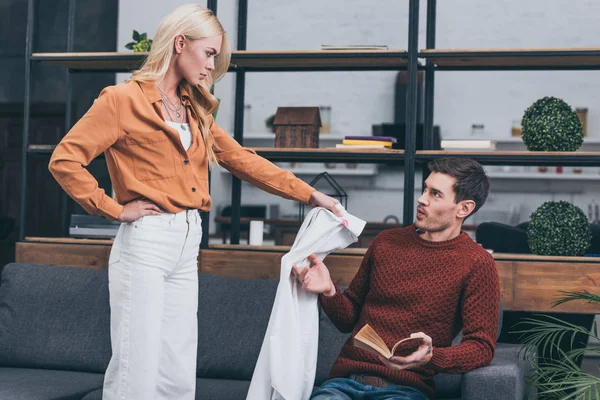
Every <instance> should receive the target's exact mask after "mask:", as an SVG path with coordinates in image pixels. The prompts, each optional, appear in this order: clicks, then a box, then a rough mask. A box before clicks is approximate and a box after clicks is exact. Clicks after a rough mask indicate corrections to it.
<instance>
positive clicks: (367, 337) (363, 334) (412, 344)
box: [354, 324, 423, 360]
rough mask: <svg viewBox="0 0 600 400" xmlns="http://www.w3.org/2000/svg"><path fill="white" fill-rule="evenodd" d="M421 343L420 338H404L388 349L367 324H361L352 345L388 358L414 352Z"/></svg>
mask: <svg viewBox="0 0 600 400" xmlns="http://www.w3.org/2000/svg"><path fill="white" fill-rule="evenodd" d="M422 343H423V339H421V338H405V339H402V340H400V341H399V342H397V343H396V344H395V345H394V347H392V349H391V350H390V349H389V348H388V347H387V345H386V344H385V342H384V341H383V339H382V338H381V337H380V336H379V335H378V334H377V332H375V330H374V329H373V328H371V326H370V325H369V324H366V325H365V326H363V328H362V329H361V330H360V331H358V333H357V334H356V335H355V336H354V346H355V347H358V348H359V349H362V350H366V351H368V352H370V353H373V354H375V355H376V356H379V355H381V356H383V357H385V358H387V359H388V360H389V359H390V358H392V356H401V357H405V356H407V355H409V354H411V353H413V352H415V351H416V350H417V349H418V348H419V346H420V345H421V344H422Z"/></svg>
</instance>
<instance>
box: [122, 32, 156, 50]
mask: <svg viewBox="0 0 600 400" xmlns="http://www.w3.org/2000/svg"><path fill="white" fill-rule="evenodd" d="M133 40H134V41H133V42H129V43H127V44H126V45H125V48H127V49H129V50H133V51H134V52H135V53H145V52H148V51H150V50H151V49H152V39H148V35H147V34H146V33H145V32H144V33H141V34H140V33H139V32H138V31H136V30H134V31H133Z"/></svg>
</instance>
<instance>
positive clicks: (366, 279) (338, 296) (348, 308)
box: [319, 240, 377, 333]
mask: <svg viewBox="0 0 600 400" xmlns="http://www.w3.org/2000/svg"><path fill="white" fill-rule="evenodd" d="M376 242H377V240H374V241H373V243H371V246H370V247H369V249H368V250H367V252H366V253H365V256H364V258H363V260H362V263H361V265H360V268H359V269H358V272H357V273H356V275H355V276H354V278H353V279H352V282H350V286H348V288H347V289H346V290H345V291H344V292H343V293H342V292H341V291H340V288H339V287H338V285H335V294H334V295H333V296H330V297H327V296H325V295H323V294H320V295H319V303H320V304H321V307H322V308H323V310H324V311H325V313H326V314H327V316H328V317H329V319H330V320H331V322H332V323H333V324H334V325H335V327H336V328H337V329H338V330H339V331H340V332H343V333H348V332H352V330H353V329H354V325H356V322H357V321H358V317H359V316H360V312H361V310H362V306H363V304H364V302H365V297H366V296H367V293H368V292H369V285H370V276H371V268H372V265H373V248H374V247H375V244H376Z"/></svg>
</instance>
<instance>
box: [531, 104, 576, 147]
mask: <svg viewBox="0 0 600 400" xmlns="http://www.w3.org/2000/svg"><path fill="white" fill-rule="evenodd" d="M521 126H522V137H523V142H525V145H526V146H527V149H529V150H531V151H575V150H577V149H578V148H579V147H581V145H582V144H583V125H582V124H581V120H580V119H579V117H578V116H577V113H576V112H575V110H573V108H571V106H569V105H568V104H567V103H565V102H564V100H561V99H557V98H556V97H544V98H542V99H539V100H537V101H536V102H535V103H533V104H532V105H531V106H530V107H529V108H528V109H527V110H525V114H524V115H523V120H522V121H521Z"/></svg>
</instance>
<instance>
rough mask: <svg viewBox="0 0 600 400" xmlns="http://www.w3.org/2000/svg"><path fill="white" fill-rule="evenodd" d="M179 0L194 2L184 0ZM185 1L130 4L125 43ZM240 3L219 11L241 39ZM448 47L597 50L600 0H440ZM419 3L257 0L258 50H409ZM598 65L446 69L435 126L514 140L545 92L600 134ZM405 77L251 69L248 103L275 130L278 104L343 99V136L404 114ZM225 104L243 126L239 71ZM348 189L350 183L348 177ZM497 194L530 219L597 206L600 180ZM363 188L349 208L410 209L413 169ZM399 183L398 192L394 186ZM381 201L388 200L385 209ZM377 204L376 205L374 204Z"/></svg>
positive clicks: (494, 202)
mask: <svg viewBox="0 0 600 400" xmlns="http://www.w3.org/2000/svg"><path fill="white" fill-rule="evenodd" d="M175 3H183V1H181V0H178V1H176V2H175ZM171 7H173V5H166V3H164V2H161V1H158V0H146V1H144V2H142V1H141V0H128V1H121V2H120V32H119V48H122V46H123V45H124V44H125V43H127V41H129V38H130V36H131V31H132V29H133V28H136V29H138V28H139V30H140V31H147V32H148V34H149V36H151V37H152V35H153V34H154V32H155V26H156V24H157V23H158V21H159V20H160V18H161V17H162V16H163V15H164V14H166V13H168V12H169V11H170V9H171ZM420 8H421V25H420V48H424V47H425V24H424V22H425V13H426V2H425V1H424V0H422V1H421V7H420ZM236 14H237V2H236V1H235V0H221V1H219V5H218V15H219V18H220V19H221V21H222V23H223V24H224V26H225V27H226V29H227V30H228V32H229V33H230V35H231V37H232V41H233V42H235V36H236ZM437 15H438V19H437V39H436V40H437V47H439V48H500V47H513V48H533V47H561V46H562V47H574V46H577V47H584V46H588V47H595V46H598V38H599V37H600V23H599V22H600V1H592V0H576V1H568V0H502V1H500V0H496V1H493V2H482V1H480V0H461V1H449V0H438V14H437ZM407 31H408V1H397V0H379V1H377V2H371V3H369V2H365V1H358V0H325V1H323V0H304V1H292V0H253V1H250V4H249V18H248V49H318V48H319V47H320V45H321V44H347V43H362V44H387V45H388V46H389V47H390V48H406V46H407ZM598 76H599V75H598V72H597V71H562V72H550V71H547V72H502V71H498V72H439V73H438V74H437V75H436V96H435V123H436V124H438V125H440V126H441V130H442V134H443V136H444V137H450V138H457V137H463V136H467V135H468V134H469V130H470V126H471V124H472V123H483V124H485V127H486V134H487V135H488V136H489V137H491V138H507V137H509V136H510V127H511V121H512V120H515V119H520V118H521V116H522V113H523V111H524V109H525V108H526V107H527V106H529V105H530V104H531V103H532V102H533V101H535V100H536V99H538V98H540V97H543V96H547V95H552V96H557V97H561V98H563V99H564V100H566V101H567V102H568V103H569V104H571V105H572V106H573V107H578V106H582V107H588V109H589V113H588V132H589V136H590V137H596V138H600V104H599V101H598V100H599V99H598V93H600V79H598ZM394 80H395V73H393V72H337V73H336V72H319V73H289V72H288V73H254V74H247V85H246V88H247V91H246V103H247V104H251V105H252V110H253V111H252V113H253V114H252V118H251V119H252V124H251V126H249V127H246V130H247V131H264V130H265V129H264V125H263V121H264V119H266V118H267V117H268V116H269V115H271V114H272V113H274V111H275V110H276V108H277V107H278V106H284V105H320V104H328V105H331V106H332V110H333V112H332V130H333V131H336V132H340V133H343V134H368V133H369V132H370V131H371V125H372V124H379V123H382V122H392V121H393V106H394V98H393V97H394V87H393V85H394ZM216 94H217V95H218V96H219V97H220V98H221V99H222V108H221V110H220V112H219V122H220V123H221V124H222V125H223V127H225V128H226V129H229V130H231V129H232V128H233V112H232V111H233V110H232V109H233V94H234V76H233V75H232V74H229V75H228V76H227V77H226V78H224V79H223V80H222V81H221V82H219V83H218V84H217V87H216ZM213 176H214V177H213V181H212V184H213V189H212V191H213V197H214V200H215V206H218V205H220V204H225V203H228V202H229V199H230V186H229V182H230V179H229V177H228V176H226V175H223V174H214V175H213ZM340 182H341V184H342V185H344V184H346V185H349V182H348V181H347V180H340ZM494 183H495V185H494V187H495V188H496V190H495V191H494V192H493V194H492V196H491V197H490V199H489V203H488V204H487V205H486V207H484V209H483V210H482V211H481V212H480V213H481V214H482V217H485V212H486V211H487V212H488V213H489V215H492V214H493V213H494V212H496V211H498V212H502V211H508V210H511V209H513V208H514V207H520V208H521V211H522V212H521V219H527V218H528V215H529V214H530V212H531V211H533V210H534V209H535V208H536V207H537V206H538V205H539V204H541V203H542V202H543V201H545V200H551V199H566V200H570V201H573V202H575V203H576V204H578V205H580V206H581V207H582V208H584V211H586V212H587V204H588V203H589V202H590V200H591V199H592V198H596V197H597V195H598V189H597V187H598V182H596V181H590V182H588V183H587V184H586V182H582V186H583V188H582V189H581V191H582V193H579V194H576V195H571V194H569V193H562V194H561V193H557V194H551V193H547V192H545V191H544V189H543V188H544V186H543V185H542V186H541V188H540V192H539V193H529V194H515V193H510V191H511V190H514V191H517V190H518V189H511V186H506V185H505V184H503V183H502V182H494ZM366 185H367V187H366V188H365V189H363V190H358V189H352V190H349V191H348V192H349V193H348V194H349V208H350V210H351V211H352V212H355V213H356V214H358V215H359V216H361V217H363V218H365V219H367V220H371V221H381V220H382V219H383V218H384V217H385V216H386V215H388V214H395V215H401V214H402V191H401V190H402V175H401V174H394V173H392V172H385V173H383V174H382V175H381V176H379V177H377V178H376V179H370V180H367V183H366ZM392 187H393V189H392ZM375 201H377V202H378V203H380V204H381V203H384V204H383V205H379V204H378V206H377V207H374V206H373V205H374V204H375ZM243 202H244V203H280V204H281V205H282V212H283V213H293V212H295V210H296V205H295V203H293V202H290V201H284V200H279V199H277V198H275V197H273V196H270V195H267V194H264V193H263V192H261V191H259V190H257V189H255V188H250V187H245V188H244V192H243ZM369 205H371V206H369Z"/></svg>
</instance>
